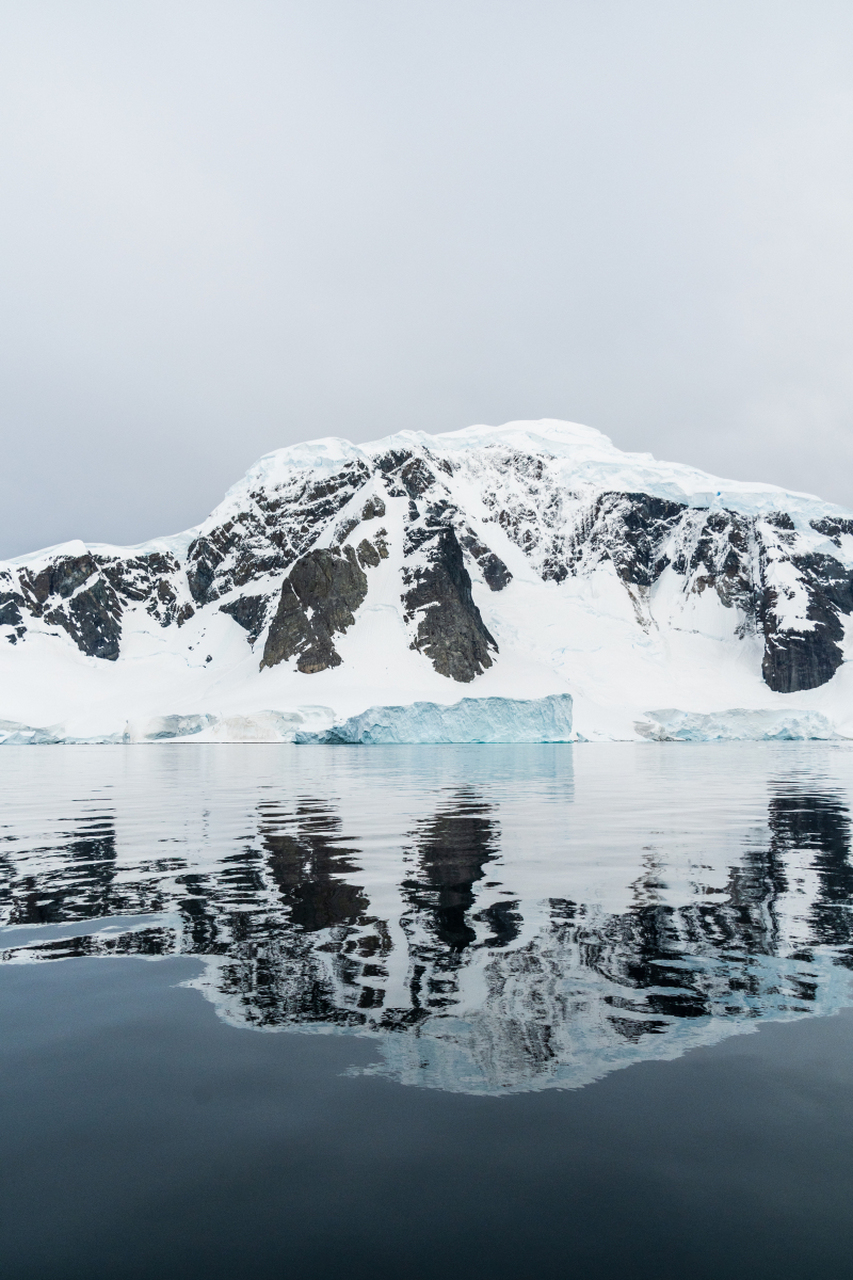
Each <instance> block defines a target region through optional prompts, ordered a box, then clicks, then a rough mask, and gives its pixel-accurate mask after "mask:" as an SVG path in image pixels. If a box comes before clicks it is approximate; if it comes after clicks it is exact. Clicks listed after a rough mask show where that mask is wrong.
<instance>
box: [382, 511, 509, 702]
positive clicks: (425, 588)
mask: <svg viewBox="0 0 853 1280" xmlns="http://www.w3.org/2000/svg"><path fill="white" fill-rule="evenodd" d="M409 549H410V550H411V551H414V550H417V551H419V552H421V557H420V559H421V563H420V564H419V565H417V566H412V567H406V568H404V570H403V581H404V582H405V583H406V584H407V585H409V590H408V591H407V592H406V593H405V595H404V596H403V604H404V606H405V609H406V620H407V621H408V622H411V621H415V620H416V621H417V632H416V634H415V638H414V640H413V641H412V648H413V649H418V650H419V651H420V652H421V653H425V654H426V656H427V657H428V658H429V659H430V660H431V661H432V664H433V666H434V667H435V669H436V671H437V672H438V674H439V675H441V676H449V677H450V679H451V680H459V681H461V682H463V683H465V684H467V683H469V682H470V681H471V680H473V679H474V677H475V676H478V675H481V674H482V672H483V671H485V670H486V668H487V667H490V666H491V665H492V658H491V655H490V653H489V650H490V649H492V650H493V651H494V652H497V647H498V646H497V644H496V643H495V640H494V637H493V636H492V635H490V633H489V632H488V631H487V629H486V626H485V623H484V622H483V619H482V617H481V616H480V610H479V609H478V608H477V606H476V604H475V603H474V599H473V596H472V595H471V578H470V576H469V574H468V570H467V569H466V568H465V561H464V559H463V556H462V548H461V547H460V545H459V542H458V540H457V537H456V534H455V532H454V530H453V527H452V526H451V525H443V526H439V527H438V528H435V527H429V526H426V527H424V526H421V527H420V528H419V529H417V530H410V531H409Z"/></svg>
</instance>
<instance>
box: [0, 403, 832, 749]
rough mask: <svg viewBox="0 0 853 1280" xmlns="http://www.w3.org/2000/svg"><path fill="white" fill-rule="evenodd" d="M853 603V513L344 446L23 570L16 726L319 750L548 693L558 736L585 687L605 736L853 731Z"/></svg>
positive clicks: (682, 470) (541, 444)
mask: <svg viewBox="0 0 853 1280" xmlns="http://www.w3.org/2000/svg"><path fill="white" fill-rule="evenodd" d="M851 583H853V514H851V513H848V512H845V511H843V510H841V509H840V508H838V507H835V506H832V505H831V504H828V503H825V502H822V501H820V500H819V499H817V498H814V497H811V496H809V495H806V494H798V493H789V492H786V491H784V490H782V489H779V488H776V487H775V486H772V485H762V484H745V483H738V482H734V481H724V480H719V479H717V478H715V477H713V476H709V475H706V474H705V473H703V472H700V471H696V470H694V469H692V468H690V467H686V466H681V465H677V464H670V463H661V462H657V461H656V460H655V459H654V458H652V457H651V455H649V454H629V453H622V452H620V451H619V450H618V449H616V448H615V447H614V446H613V445H612V443H611V442H610V441H609V440H608V439H607V437H605V436H603V435H601V434H600V433H599V432H597V431H594V430H592V429H591V428H589V427H583V426H578V425H575V424H570V423H563V422H556V421H550V420H546V421H542V422H516V423H509V424H508V425H506V426H503V427H498V428H493V427H471V428H469V429H467V430H465V431H458V432H452V433H448V434H445V435H435V436H429V435H426V434H423V433H415V432H401V433H400V434H399V435H396V436H391V437H388V438H386V439H384V440H379V441H376V442H374V443H372V444H365V445H359V446H356V445H353V444H350V443H349V442H348V441H346V440H339V439H324V440H317V441H312V442H309V443H307V444H303V445H298V446H296V447H293V448H288V449H281V450H278V451H277V452H275V453H272V454H269V455H267V456H266V457H264V458H262V459H261V460H260V462H258V463H257V464H256V465H255V466H254V467H253V468H252V469H251V470H250V471H249V472H248V474H247V475H246V476H245V477H244V479H243V480H241V481H240V482H239V483H238V484H237V485H235V486H234V487H233V488H232V489H231V490H230V491H229V493H228V494H227V495H226V497H225V499H224V501H223V502H222V503H221V505H220V506H219V507H217V508H216V510H215V511H214V512H213V513H212V515H211V516H209V518H208V519H207V520H206V521H204V523H203V524H201V525H199V526H198V527H197V528H195V529H191V530H189V531H188V532H186V533H184V534H179V535H177V536H174V537H169V538H162V539H156V540H154V541H153V542H150V543H145V544H143V545H141V546H137V547H132V548H120V547H112V546H106V545H86V544H84V543H82V542H72V543H66V544H64V545H62V546H58V547H52V548H49V549H48V550H45V551H40V552H37V553H34V554H32V555H29V556H25V557H22V558H19V559H17V560H14V561H8V562H6V563H5V564H2V565H0V637H2V638H3V639H5V641H6V643H2V644H0V716H2V717H3V721H2V725H0V727H2V732H3V733H4V734H5V736H6V737H7V739H11V740H15V741H26V740H41V741H46V740H69V739H81V738H83V739H86V738H89V739H91V738H96V739H103V738H110V737H113V738H115V739H116V740H125V741H126V740H144V739H151V738H155V737H162V736H176V735H177V736H182V735H187V734H192V735H193V736H194V737H195V739H196V740H198V738H199V737H200V738H202V739H203V738H214V739H217V738H218V739H231V740H233V739H235V738H236V739H246V738H248V739H258V738H261V739H263V738H273V739H281V738H292V737H293V736H294V735H298V736H300V737H301V738H302V739H303V740H304V739H305V738H309V737H311V736H312V735H313V736H314V737H315V738H316V737H318V736H319V737H321V738H322V737H323V736H324V735H326V736H328V735H329V731H330V730H333V733H332V736H333V737H334V735H335V733H338V736H340V728H339V729H338V730H334V729H333V726H339V727H340V726H342V725H344V723H345V722H346V721H348V720H349V721H350V724H351V725H353V724H356V723H357V724H359V725H363V724H364V723H365V720H364V715H363V713H365V712H366V711H367V709H368V708H387V707H389V706H398V707H399V706H403V707H410V706H412V704H415V703H426V704H429V706H430V708H431V709H432V712H433V713H434V714H433V715H432V719H431V720H430V717H429V716H428V715H427V720H429V722H430V724H432V725H433V729H431V730H429V731H427V730H423V732H430V733H433V734H434V733H435V732H436V731H435V728H434V725H435V723H436V718H435V717H436V714H438V718H439V720H441V717H442V715H444V713H440V712H436V708H438V709H440V708H442V707H449V706H450V705H451V704H456V703H459V702H460V700H461V699H463V698H464V699H469V700H475V701H474V703H473V704H472V703H470V702H468V703H466V704H465V708H467V710H465V708H463V711H464V713H465V715H468V717H469V720H470V713H471V707H472V705H473V707H474V710H475V711H477V709H485V710H484V714H485V713H486V711H488V715H487V717H486V719H487V720H488V723H489V725H490V726H491V728H490V729H489V730H488V732H487V733H485V734H480V736H491V737H498V738H500V737H502V736H503V737H510V738H511V737H512V736H513V732H514V730H513V723H514V718H516V711H514V710H513V708H512V704H511V703H508V702H498V701H491V702H485V701H480V700H485V699H504V700H506V699H512V700H525V701H531V700H540V699H549V701H548V702H547V703H544V702H543V703H542V706H543V707H546V708H548V709H549V712H548V713H549V715H550V717H551V721H550V723H551V728H550V730H549V734H550V736H551V737H552V738H553V737H555V736H556V737H559V736H560V735H561V732H562V733H563V736H568V732H567V731H565V732H564V730H565V727H566V725H567V723H568V721H567V719H566V717H565V716H563V719H562V720H560V717H559V715H558V716H557V718H556V720H555V718H554V717H555V712H554V708H555V706H558V705H566V706H568V705H570V704H569V702H568V698H566V697H565V695H570V696H571V699H572V700H573V705H574V733H575V734H576V735H579V736H580V737H583V738H588V739H594V738H632V737H637V736H644V737H648V738H661V737H684V738H691V737H693V738H695V737H726V736H748V737H749V736H752V737H755V736H766V735H774V736H818V737H819V736H830V735H832V734H833V733H841V734H844V735H849V734H853V680H851V676H850V671H849V666H848V665H847V664H845V656H846V653H847V651H848V644H849V642H848V640H847V639H846V632H847V621H848V618H849V617H850V614H851V612H853V586H851ZM555 695H557V700H556V701H555ZM560 695H562V699H561V698H560ZM735 709H737V713H736V714H733V712H734V711H735ZM427 710H429V708H428V709H427ZM534 712H535V708H534ZM371 714H372V715H373V718H374V720H375V719H376V715H375V714H374V713H371ZM376 714H378V713H376ZM396 714H397V721H395V723H396V725H397V728H396V729H394V730H393V732H392V736H393V734H394V733H396V735H397V737H398V738H403V739H405V737H406V735H407V733H408V734H409V735H410V736H412V735H414V736H417V734H418V732H421V730H418V728H417V725H418V724H421V725H423V724H424V723H426V721H424V719H423V715H424V714H425V713H424V712H423V709H422V712H421V713H419V717H420V718H418V716H414V713H411V714H410V715H409V720H408V721H406V716H405V715H403V718H402V720H401V719H400V715H401V713H396ZM531 714H532V713H531V710H530V708H527V711H526V715H527V722H529V721H530V716H531ZM453 716H455V717H456V719H455V720H454V719H453ZM453 716H451V717H450V719H448V717H447V716H446V715H445V716H444V720H443V721H442V723H444V724H445V726H446V725H447V724H449V723H451V720H452V722H453V723H454V724H455V723H457V721H458V719H459V716H458V714H457V713H456V712H454V713H453ZM413 717H414V718H413ZM352 718H358V720H357V721H356V720H355V719H352ZM463 718H464V717H463ZM534 718H535V716H534ZM380 719H382V717H381V716H380ZM475 719H476V716H475ZM368 720H369V721H370V717H368ZM387 720H388V716H387V713H386V714H385V720H384V721H383V723H384V722H385V721H387ZM415 721H417V723H415ZM558 722H559V723H558ZM371 723H372V721H371ZM472 723H473V722H472ZM555 724H556V728H555V727H554V725H555ZM561 724H562V726H563V729H562V730H561V728H560V725H561ZM401 725H402V727H400V726H401ZM407 725H408V727H406V726H407ZM346 732H347V733H349V738H346V733H345V734H344V737H345V738H346V740H357V737H358V733H362V730H361V729H352V728H350V729H348V730H347V731H346ZM389 732H391V731H389ZM453 732H454V730H452V729H451V730H447V733H449V734H450V736H452V735H453ZM472 734H473V736H474V737H476V736H478V734H477V732H476V731H472ZM524 734H525V736H530V728H529V723H528V725H527V728H526V729H525V730H524ZM353 735H355V738H354V737H353ZM362 736H363V737H364V736H365V735H364V734H362ZM366 736H367V737H368V738H369V736H370V734H369V733H367V734H366Z"/></svg>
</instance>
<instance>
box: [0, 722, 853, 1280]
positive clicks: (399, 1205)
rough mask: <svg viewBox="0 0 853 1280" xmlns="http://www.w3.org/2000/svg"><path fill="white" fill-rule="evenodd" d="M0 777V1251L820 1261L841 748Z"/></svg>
mask: <svg viewBox="0 0 853 1280" xmlns="http://www.w3.org/2000/svg"><path fill="white" fill-rule="evenodd" d="M0 770H2V774H0V777H2V808H0V923H2V928H0V959H2V961H3V962H4V963H2V964H0V1037H1V1038H0V1073H2V1077H0V1086H2V1087H1V1088H0V1110H2V1114H0V1274H2V1276H3V1277H8V1278H9V1280H18V1278H19V1277H20V1278H23V1277H27V1280H29V1278H30V1277H32V1278H33V1280H35V1278H38V1280H52V1278H53V1277H56V1278H57V1280H65V1278H66V1277H67V1278H68V1280H71V1278H75V1280H76V1277H81V1278H82V1277H86V1278H87V1280H100V1278H101V1277H104V1278H106V1277H109V1278H110V1280H112V1278H113V1277H121V1278H124V1277H128V1278H130V1277H134V1278H135V1277H140V1278H141V1277H145V1278H146V1280H147V1278H148V1277H169V1278H170V1277H172V1276H174V1277H187V1280H190V1278H191V1280H195V1278H196V1277H212V1278H217V1280H218V1278H219V1277H223V1280H224V1278H225V1277H243V1276H245V1277H258V1278H266V1277H289V1276H293V1277H297V1276H298V1277H338V1276H341V1277H344V1276H347V1277H361V1276H364V1277H367V1276H372V1277H386V1276H387V1277H397V1276H414V1277H449V1276H453V1275H455V1274H457V1273H458V1274H461V1275H464V1276H467V1277H477V1278H478V1277H483V1278H485V1277H490V1278H492V1277H494V1278H500V1277H503V1276H513V1277H527V1276H530V1277H552V1276H553V1277H574V1276H578V1277H581V1276H583V1277H611V1276H612V1277H617V1276H618V1277H644V1278H645V1277H650V1278H651V1277H678V1278H679V1280H681V1278H682V1277H709V1278H711V1277H713V1278H714V1280H717V1278H719V1277H740V1276H744V1277H768V1278H769V1277H771V1276H772V1277H787V1276H791V1277H793V1276H798V1277H802V1276H806V1277H821V1278H822V1277H833V1278H834V1277H839V1278H840V1277H844V1278H845V1280H846V1278H847V1277H849V1276H850V1275H851V1274H853V1221H852V1220H851V1218H852V1217H853V1214H852V1213H851V1207H850V1206H851V1203H853V1200H851V1192H853V1012H851V1011H848V1006H850V1005H851V1004H853V1000H851V985H850V969H851V967H853V914H851V907H852V906H853V864H851V861H850V853H851V848H850V841H851V826H850V822H851V819H850V804H851V797H852V796H853V751H851V750H849V749H848V748H847V747H846V745H840V744H838V745H836V744H743V745H738V744H732V745H726V746H720V745H712V746H707V747H704V746H698V745H691V746H676V745H672V746H668V745H654V746H652V745H648V746H646V745H643V746H629V745H618V746H603V745H602V746H581V747H575V748H572V747H567V746H556V747H550V746H549V747H521V748H520V747H507V748H502V747H488V748H472V747H466V748H447V747H444V748H423V747H421V748H411V749H409V748H399V747H398V748H387V749H386V748H370V749H358V748H334V747H324V748H291V747H271V746H259V747H227V746H207V747H205V746H199V747H188V746H167V745H160V746H156V747H129V748H126V749H125V748H116V747H106V748H62V747H58V748H50V747H44V748H6V749H5V750H4V751H3V752H2V753H0ZM49 961H57V962H59V961H61V962H62V963H48V962H49ZM830 1015H837V1016H830ZM751 1033H754V1034H751Z"/></svg>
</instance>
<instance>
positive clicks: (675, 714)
mask: <svg viewBox="0 0 853 1280" xmlns="http://www.w3.org/2000/svg"><path fill="white" fill-rule="evenodd" d="M636 728H637V732H638V733H639V734H640V735H641V737H644V738H648V739H650V740H651V741H653V742H805V741H808V740H811V739H818V740H820V739H827V738H835V737H837V736H838V735H837V734H836V733H835V731H834V729H833V727H832V725H831V724H830V722H829V721H828V720H827V718H826V716H822V715H820V714H819V713H818V712H817V711H748V710H746V709H745V708H744V707H732V708H731V710H729V711H717V712H715V713H713V714H711V715H699V714H697V713H695V712H690V711H678V710H676V709H675V708H672V709H669V710H665V711H649V712H647V714H646V717H645V718H644V719H643V720H639V721H638V722H637V725H636Z"/></svg>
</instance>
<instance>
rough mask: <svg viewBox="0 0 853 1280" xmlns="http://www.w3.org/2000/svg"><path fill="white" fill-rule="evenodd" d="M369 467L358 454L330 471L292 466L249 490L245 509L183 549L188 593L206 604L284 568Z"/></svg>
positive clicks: (362, 479) (365, 476)
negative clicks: (282, 479)
mask: <svg viewBox="0 0 853 1280" xmlns="http://www.w3.org/2000/svg"><path fill="white" fill-rule="evenodd" d="M370 475H371V472H370V470H369V468H368V467H367V465H366V464H365V463H363V462H361V461H360V460H357V461H354V462H351V463H347V464H345V465H344V466H343V467H342V468H341V470H340V471H339V472H338V473H337V474H335V475H332V476H326V477H323V478H322V479H319V480H318V479H317V477H316V476H315V474H314V472H313V471H296V472H294V473H293V476H292V478H291V479H290V480H289V481H288V482H287V483H286V484H284V485H280V486H278V487H276V488H272V489H269V490H266V489H259V490H257V491H255V492H253V493H251V494H250V495H249V497H248V500H247V506H246V509H245V510H243V511H241V512H239V514H238V515H236V516H235V517H233V518H232V519H229V520H226V521H225V522H224V523H223V524H222V525H220V526H218V527H217V528H215V529H212V530H210V531H209V532H207V533H206V534H205V535H204V536H199V537H198V538H196V540H195V541H194V542H193V543H192V544H191V545H190V547H189V550H188V552H187V581H188V582H189V586H190V591H191V592H192V597H193V599H194V600H195V601H196V602H197V603H198V604H207V603H208V602H209V601H211V600H215V599H217V598H218V597H219V596H222V595H225V594H226V593H227V592H229V591H231V590H233V588H234V587H242V586H245V585H246V583H248V582H251V581H253V580H255V579H257V578H259V577H261V576H262V575H263V574H267V573H277V572H282V571H284V570H285V569H286V568H287V566H288V565H289V564H292V563H293V561H294V560H295V559H296V558H297V557H298V556H300V555H302V553H303V552H305V551H307V550H308V548H309V547H310V546H311V544H312V543H313V542H314V541H316V539H317V537H318V535H319V533H320V531H321V530H322V528H323V527H324V526H325V525H326V524H328V522H329V521H330V520H331V519H332V518H333V517H334V516H336V515H337V514H338V512H339V511H340V510H341V509H342V508H343V507H345V506H346V504H347V503H348V502H349V500H350V499H351V498H352V496H353V494H354V493H356V492H357V491H358V490H359V489H360V488H362V486H363V485H364V483H365V481H366V480H368V479H369V478H370Z"/></svg>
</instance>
